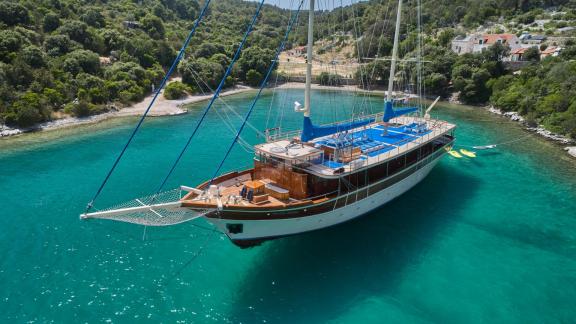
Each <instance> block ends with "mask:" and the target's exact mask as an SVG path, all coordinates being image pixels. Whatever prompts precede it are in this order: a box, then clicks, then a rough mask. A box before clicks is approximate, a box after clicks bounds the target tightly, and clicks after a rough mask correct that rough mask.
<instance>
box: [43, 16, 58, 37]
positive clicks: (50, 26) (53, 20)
mask: <svg viewBox="0 0 576 324" xmlns="http://www.w3.org/2000/svg"><path fill="white" fill-rule="evenodd" d="M58 27H60V17H58V15H57V14H55V13H53V12H49V13H47V14H46V15H45V16H44V20H43V21H42V29H44V32H46V33H50V32H52V31H54V30H56V29H58Z"/></svg>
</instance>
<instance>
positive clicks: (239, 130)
mask: <svg viewBox="0 0 576 324" xmlns="http://www.w3.org/2000/svg"><path fill="white" fill-rule="evenodd" d="M303 4H304V0H300V4H299V5H298V9H296V14H295V15H294V16H293V17H292V20H291V21H290V24H289V25H288V28H287V29H286V33H285V34H284V38H283V39H282V43H281V44H280V46H279V47H278V49H277V50H276V53H275V55H274V60H273V61H272V64H271V65H270V67H269V68H268V71H267V72H266V76H265V77H264V79H263V80H262V82H261V84H260V88H259V89H258V93H257V94H256V97H254V99H253V100H252V104H251V105H250V109H248V112H247V113H246V116H245V117H244V120H243V122H242V125H240V127H239V128H238V132H237V133H236V136H235V137H234V139H233V140H232V143H230V146H229V147H228V150H227V151H226V154H225V155H224V158H222V160H221V161H220V163H219V165H218V167H217V168H216V171H215V172H214V174H213V176H212V178H211V179H210V183H212V181H213V180H214V178H216V176H217V175H218V173H219V172H220V169H222V166H223V165H224V162H225V161H226V159H227V158H228V156H229V155H230V152H231V151H232V148H234V144H236V142H237V141H238V138H239V137H240V134H241V133H242V130H244V127H245V126H246V124H247V123H248V119H249V118H250V115H251V114H252V111H254V107H255V106H256V102H258V100H259V99H260V95H261V94H262V91H263V90H264V88H265V87H266V84H267V83H268V79H269V78H270V75H271V74H272V71H273V70H274V67H275V66H276V64H277V62H278V57H279V56H280V53H282V51H283V50H284V47H285V46H286V42H287V40H288V36H289V35H290V31H291V30H292V26H293V25H294V23H295V22H296V20H297V19H298V16H299V15H300V10H301V9H302V5H303Z"/></svg>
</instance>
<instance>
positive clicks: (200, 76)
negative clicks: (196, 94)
mask: <svg viewBox="0 0 576 324" xmlns="http://www.w3.org/2000/svg"><path fill="white" fill-rule="evenodd" d="M179 71H180V74H181V75H182V82H183V83H185V84H187V85H188V86H190V87H191V88H192V89H194V90H196V91H202V92H207V91H210V89H214V88H216V87H217V86H218V84H219V83H220V80H221V79H222V77H223V76H224V69H223V68H222V66H221V65H220V64H218V63H214V62H212V61H210V60H207V59H205V58H200V59H196V60H187V61H183V62H182V63H180V67H179Z"/></svg>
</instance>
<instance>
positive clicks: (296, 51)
mask: <svg viewBox="0 0 576 324" xmlns="http://www.w3.org/2000/svg"><path fill="white" fill-rule="evenodd" d="M305 54H306V46H296V47H294V48H293V49H292V50H291V51H290V55H294V56H296V57H299V56H303V55H305Z"/></svg>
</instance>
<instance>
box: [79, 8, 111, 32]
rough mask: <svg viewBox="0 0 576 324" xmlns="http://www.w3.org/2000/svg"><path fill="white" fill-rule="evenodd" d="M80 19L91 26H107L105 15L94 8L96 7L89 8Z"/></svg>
mask: <svg viewBox="0 0 576 324" xmlns="http://www.w3.org/2000/svg"><path fill="white" fill-rule="evenodd" d="M80 19H81V20H82V21H83V22H85V23H86V24H88V25H89V26H92V27H95V28H102V27H105V26H106V20H105V19H104V16H103V15H102V13H100V11H99V10H97V9H94V8H90V9H88V10H87V11H86V12H85V13H84V14H83V15H82V16H81V17H80Z"/></svg>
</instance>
